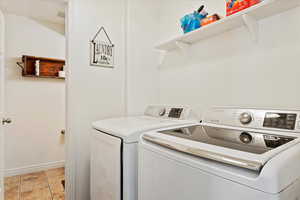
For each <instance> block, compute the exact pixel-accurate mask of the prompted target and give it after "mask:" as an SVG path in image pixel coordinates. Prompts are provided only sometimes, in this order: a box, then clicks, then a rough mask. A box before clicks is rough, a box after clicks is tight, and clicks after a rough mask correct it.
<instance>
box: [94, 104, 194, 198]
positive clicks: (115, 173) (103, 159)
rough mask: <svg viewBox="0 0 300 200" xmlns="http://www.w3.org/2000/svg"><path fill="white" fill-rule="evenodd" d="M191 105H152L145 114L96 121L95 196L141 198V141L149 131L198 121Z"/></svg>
mask: <svg viewBox="0 0 300 200" xmlns="http://www.w3.org/2000/svg"><path fill="white" fill-rule="evenodd" d="M196 123H197V120H196V118H195V116H193V114H192V112H191V109H189V108H187V107H168V106H167V107H166V106H149V107H148V108H147V109H146V111H145V115H144V116H137V117H125V118H117V119H107V120H102V121H98V122H95V123H93V128H94V130H93V137H92V138H93V139H92V142H91V144H92V145H91V199H92V200H137V191H138V189H137V182H138V177H137V176H138V166H137V165H138V140H139V137H140V135H141V134H142V133H143V132H145V131H149V130H154V129H159V128H166V127H174V126H176V125H187V124H190V125H191V124H196Z"/></svg>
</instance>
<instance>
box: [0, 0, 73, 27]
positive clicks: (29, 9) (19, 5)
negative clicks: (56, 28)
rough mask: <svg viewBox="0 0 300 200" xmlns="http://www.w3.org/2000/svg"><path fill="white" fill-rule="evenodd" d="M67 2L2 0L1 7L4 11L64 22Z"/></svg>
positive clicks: (62, 0) (65, 0)
mask: <svg viewBox="0 0 300 200" xmlns="http://www.w3.org/2000/svg"><path fill="white" fill-rule="evenodd" d="M67 2H68V0H0V8H1V9H2V11H3V12H4V13H9V14H15V15H21V16H26V17H29V18H32V19H36V20H40V21H45V22H51V23H54V24H64V23H65V19H64V15H65V7H66V6H67Z"/></svg>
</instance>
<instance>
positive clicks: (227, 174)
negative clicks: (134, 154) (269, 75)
mask: <svg viewBox="0 0 300 200" xmlns="http://www.w3.org/2000/svg"><path fill="white" fill-rule="evenodd" d="M299 137H300V111H282V110H258V109H235V108H215V109H212V110H210V111H209V112H208V113H206V115H205V117H204V120H203V123H202V124H201V125H200V126H181V127H177V128H171V129H166V130H160V131H151V132H149V133H145V134H144V135H143V136H142V137H141V140H140V144H139V200H199V199H203V200H241V199H243V200H254V199H255V200H299V199H300V138H299ZM153 163H156V164H155V165H154V164H153Z"/></svg>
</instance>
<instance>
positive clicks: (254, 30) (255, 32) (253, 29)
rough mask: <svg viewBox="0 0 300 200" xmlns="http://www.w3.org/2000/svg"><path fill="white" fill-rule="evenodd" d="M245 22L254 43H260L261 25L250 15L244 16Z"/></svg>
mask: <svg viewBox="0 0 300 200" xmlns="http://www.w3.org/2000/svg"><path fill="white" fill-rule="evenodd" d="M243 20H244V23H245V25H246V26H247V28H248V31H249V33H250V36H251V38H252V40H253V41H254V42H258V36H259V25H258V22H257V20H256V19H255V18H254V17H252V16H250V15H248V14H244V15H243Z"/></svg>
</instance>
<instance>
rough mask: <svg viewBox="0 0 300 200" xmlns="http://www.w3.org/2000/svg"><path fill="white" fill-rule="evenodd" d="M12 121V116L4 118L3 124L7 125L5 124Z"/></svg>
mask: <svg viewBox="0 0 300 200" xmlns="http://www.w3.org/2000/svg"><path fill="white" fill-rule="evenodd" d="M11 122H12V120H11V119H10V118H4V119H3V120H2V124H3V125H5V124H10V123H11Z"/></svg>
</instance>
